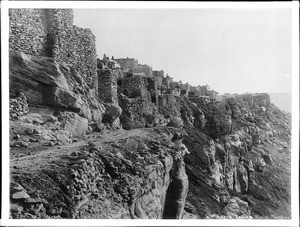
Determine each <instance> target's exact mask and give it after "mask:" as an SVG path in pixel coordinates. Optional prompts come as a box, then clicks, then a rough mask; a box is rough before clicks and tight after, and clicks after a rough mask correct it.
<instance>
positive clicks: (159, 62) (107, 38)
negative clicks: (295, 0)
mask: <svg viewBox="0 0 300 227" xmlns="http://www.w3.org/2000/svg"><path fill="white" fill-rule="evenodd" d="M74 24H75V25H77V26H79V27H83V28H90V29H91V30H92V32H93V33H94V35H95V36H96V46H97V53H98V56H99V57H101V58H102V56H103V54H104V53H106V54H107V55H108V56H109V57H111V56H114V57H115V58H123V57H131V58H132V57H134V58H137V59H138V60H139V63H141V64H148V65H151V66H152V67H153V70H161V69H162V70H164V71H165V72H166V73H168V74H169V75H170V76H171V77H173V78H174V80H175V81H179V80H182V82H189V83H190V84H193V85H198V84H200V85H203V84H209V85H210V86H211V88H212V89H214V90H216V91H218V92H220V93H225V92H230V93H235V92H237V93H244V92H247V91H249V92H290V91H291V62H292V45H291V43H292V42H291V41H292V34H291V32H292V29H291V24H292V23H291V9H75V10H74Z"/></svg>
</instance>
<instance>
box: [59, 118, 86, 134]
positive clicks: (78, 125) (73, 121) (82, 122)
mask: <svg viewBox="0 0 300 227" xmlns="http://www.w3.org/2000/svg"><path fill="white" fill-rule="evenodd" d="M59 121H60V122H61V126H62V128H63V129H64V130H66V131H69V132H71V133H72V135H73V136H80V135H83V134H85V133H86V132H87V130H88V120H87V119H86V118H83V117H80V116H79V115H77V114H75V113H72V112H64V113H62V114H61V115H60V116H59Z"/></svg>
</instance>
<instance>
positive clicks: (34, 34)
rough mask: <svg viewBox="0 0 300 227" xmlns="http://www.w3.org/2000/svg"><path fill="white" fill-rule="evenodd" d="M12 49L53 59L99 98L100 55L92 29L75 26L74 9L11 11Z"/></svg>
mask: <svg viewBox="0 0 300 227" xmlns="http://www.w3.org/2000/svg"><path fill="white" fill-rule="evenodd" d="M10 31H11V32H10V40H9V42H10V50H11V51H17V50H19V51H23V52H25V53H28V54H33V55H39V56H47V57H53V58H54V59H55V60H57V61H58V62H59V63H66V64H68V65H69V66H71V67H72V68H73V69H75V70H77V71H78V72H79V73H80V75H81V76H82V78H83V79H84V80H85V81H86V82H87V84H88V85H89V86H90V88H92V89H93V90H94V91H91V92H95V94H96V95H97V91H98V89H97V86H98V82H97V80H98V78H97V54H96V46H95V36H94V35H93V34H92V32H91V30H90V29H83V28H79V27H77V26H75V25H73V11H72V9H12V10H10Z"/></svg>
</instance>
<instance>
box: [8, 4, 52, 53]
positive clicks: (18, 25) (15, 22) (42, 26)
mask: <svg viewBox="0 0 300 227" xmlns="http://www.w3.org/2000/svg"><path fill="white" fill-rule="evenodd" d="M9 26H10V29H9V50H10V51H23V52H24V53H26V54H34V55H44V54H45V53H44V49H45V45H46V41H47V39H46V37H47V26H46V15H45V10H44V9H10V10H9Z"/></svg>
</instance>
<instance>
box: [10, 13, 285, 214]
mask: <svg viewBox="0 0 300 227" xmlns="http://www.w3.org/2000/svg"><path fill="white" fill-rule="evenodd" d="M20 16H22V17H20ZM19 17H20V18H19ZM21 19H22V20H21ZM72 21H73V16H72V11H71V10H69V9H46V10H31V9H30V10H29V9H28V10H27V9H22V10H20V9H14V10H11V11H10V51H11V52H10V106H9V108H10V110H9V111H10V147H11V149H10V157H11V159H10V179H11V185H10V188H11V190H10V199H11V217H12V218H165V219H170V218H172V219H180V218H220V217H221V218H224V217H225V218H241V217H243V218H247V217H249V218H250V217H256V218H278V217H280V216H283V217H285V218H288V217H290V215H291V213H290V165H289V163H290V139H291V138H290V115H289V114H286V113H284V112H282V111H280V110H279V109H278V108H277V107H276V106H274V105H273V104H272V103H271V101H270V98H269V96H268V95H267V94H245V95H235V96H234V97H228V98H226V97H225V98H223V99H222V100H219V101H216V100H215V99H214V98H212V99H211V100H207V97H206V96H205V97H197V96H196V95H194V96H193V97H189V96H188V95H187V94H188V91H189V89H190V86H189V85H188V84H186V85H184V87H186V89H185V90H182V91H184V92H181V91H180V89H179V88H180V87H183V85H182V83H181V82H180V83H177V82H176V84H177V85H176V86H175V87H174V84H175V82H173V80H172V79H171V78H170V77H169V76H167V77H164V76H163V75H162V74H163V72H162V71H159V73H157V72H156V71H154V73H153V75H154V76H153V75H152V69H151V73H148V71H147V73H145V72H144V73H140V72H138V73H137V72H136V71H134V70H131V69H129V68H130V64H129V63H130V62H131V63H132V64H133V66H134V65H135V60H134V59H121V60H122V61H121V63H122V65H123V67H125V66H126V70H122V69H121V68H118V67H116V64H115V65H114V66H112V65H111V64H110V63H112V62H113V63H115V62H114V60H112V61H110V62H107V64H106V65H105V67H104V65H103V64H102V63H101V61H100V60H98V63H99V64H98V65H100V66H101V67H99V68H98V69H97V68H96V67H97V58H96V56H95V43H94V36H93V35H92V34H91V31H89V30H86V29H80V28H77V27H76V26H73V24H72ZM23 23H25V24H26V25H28V26H29V27H30V28H31V30H32V34H33V35H36V34H37V33H39V34H40V36H39V39H37V38H34V39H33V40H31V36H30V31H29V30H28V28H26V26H25V27H24V26H22V24H23ZM75 36H76V37H75ZM21 37H23V39H21ZM27 44H28V45H27ZM74 45H75V46H77V47H78V49H76V50H72V48H71V46H74ZM104 60H105V61H106V59H104ZM119 60H120V59H119ZM128 62H129V63H128ZM100 63H101V64H100ZM127 63H128V64H127ZM136 64H137V63H136ZM144 68H145V69H147V70H148V66H147V67H146V66H145V67H143V69H144ZM149 72H150V71H149ZM146 74H147V75H146ZM148 74H149V75H148ZM156 75H157V77H159V78H157V77H155V76H156ZM200 87H201V86H200ZM204 87H205V90H206V92H207V93H209V94H212V95H214V93H215V92H214V91H211V92H208V90H207V85H206V86H204ZM159 89H160V90H159ZM172 89H173V90H172ZM174 89H175V90H174ZM196 93H197V92H196V91H194V93H193V94H196ZM180 94H181V95H180Z"/></svg>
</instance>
